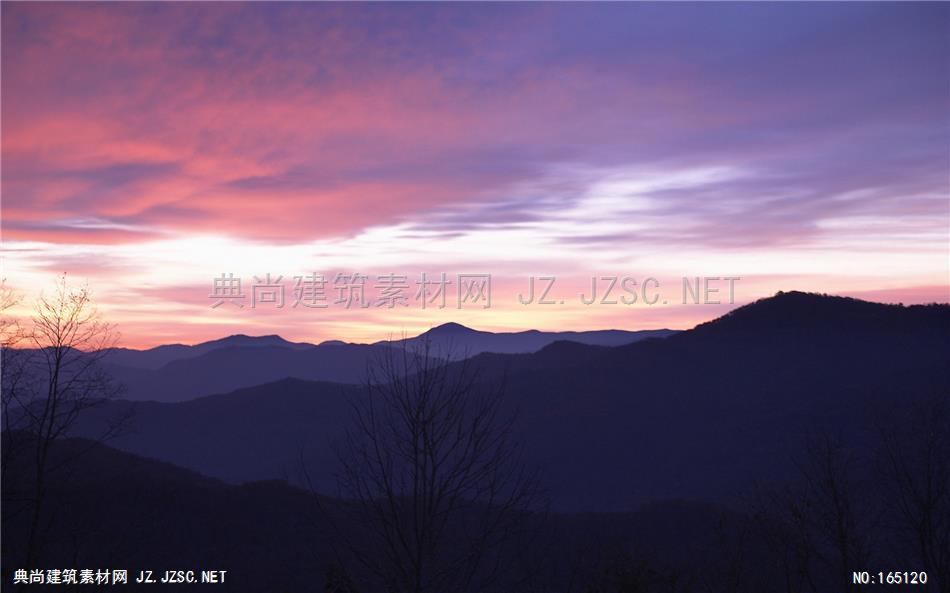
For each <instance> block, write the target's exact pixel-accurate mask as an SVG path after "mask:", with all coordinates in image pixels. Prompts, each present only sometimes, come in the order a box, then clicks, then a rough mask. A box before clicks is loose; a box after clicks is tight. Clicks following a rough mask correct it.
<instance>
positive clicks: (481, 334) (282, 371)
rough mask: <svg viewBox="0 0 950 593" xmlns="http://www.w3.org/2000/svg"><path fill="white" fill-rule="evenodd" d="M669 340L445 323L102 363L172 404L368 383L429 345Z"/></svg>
mask: <svg viewBox="0 0 950 593" xmlns="http://www.w3.org/2000/svg"><path fill="white" fill-rule="evenodd" d="M673 333H675V332H674V331H673V330H667V329H661V330H645V331H624V330H598V331H588V332H542V331H537V330H529V331H523V332H515V333H492V332H486V331H478V330H474V329H471V328H468V327H465V326H463V325H460V324H457V323H447V324H444V325H440V326H438V327H435V328H432V329H430V330H428V331H427V332H425V333H423V334H420V335H419V336H415V337H410V338H403V339H395V340H394V341H393V342H392V343H390V342H388V341H382V342H377V343H375V344H351V343H345V342H341V341H337V340H331V341H327V342H323V343H321V344H308V343H295V342H289V341H287V340H285V339H283V338H281V337H280V336H276V335H271V336H246V335H234V336H229V337H226V338H222V339H219V340H213V341H210V342H203V343H201V344H196V345H194V346H186V345H183V344H170V345H164V346H158V347H156V348H151V349H149V350H131V349H125V348H116V349H114V350H112V351H110V352H109V354H108V356H107V358H106V363H107V366H108V369H109V371H110V372H111V373H112V375H113V376H114V377H115V378H116V379H118V380H119V381H120V382H122V383H123V384H124V385H125V386H126V392H125V394H124V395H123V397H124V398H126V399H130V400H154V401H166V402H169V401H184V400H188V399H193V398H195V397H199V396H203V395H211V394H214V393H221V392H226V391H231V390H234V389H238V388H241V387H250V386H253V385H259V384H261V383H266V382H269V381H276V380H279V379H284V378H287V377H294V378H298V379H308V380H314V381H334V382H340V383H359V382H361V381H362V380H363V379H364V377H365V372H366V365H367V364H369V363H370V361H371V360H373V358H374V357H376V356H378V355H379V354H380V353H381V352H383V351H384V350H385V349H387V348H389V347H390V346H392V345H403V344H405V345H407V346H410V347H412V346H414V345H418V344H420V343H422V342H423V341H428V343H429V344H430V345H431V348H432V352H433V353H435V354H436V355H441V356H451V357H453V358H454V359H458V358H463V357H468V356H475V355H477V354H480V353H483V352H497V353H506V354H515V353H531V352H536V351H538V350H540V349H541V348H543V347H545V346H547V345H548V344H551V343H553V342H555V341H558V340H570V341H574V342H578V343H581V344H590V345H600V346H619V345H623V344H630V343H633V342H636V341H639V340H643V339H647V338H662V337H666V336H669V335H672V334H673Z"/></svg>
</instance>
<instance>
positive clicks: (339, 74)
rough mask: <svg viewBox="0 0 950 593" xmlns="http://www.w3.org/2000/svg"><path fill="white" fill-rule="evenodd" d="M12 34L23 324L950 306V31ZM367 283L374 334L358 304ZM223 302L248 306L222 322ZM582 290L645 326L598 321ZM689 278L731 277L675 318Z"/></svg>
mask: <svg viewBox="0 0 950 593" xmlns="http://www.w3.org/2000/svg"><path fill="white" fill-rule="evenodd" d="M0 10H2V78H0V89H2V239H3V276H4V277H5V278H6V282H7V283H8V284H9V285H11V286H13V287H14V288H15V289H16V290H17V291H18V292H19V293H20V294H21V295H22V296H23V305H22V306H21V307H20V308H18V309H17V310H15V311H14V314H16V315H28V314H29V303H30V302H31V300H32V299H33V298H35V296H36V295H37V294H39V293H40V292H41V291H42V290H44V289H46V290H48V289H49V288H50V287H51V286H52V285H53V282H54V281H55V278H56V276H57V275H58V274H62V273H65V274H66V275H67V278H68V279H69V281H70V282H72V283H74V284H85V285H88V287H89V288H90V290H92V292H93V294H94V297H95V299H96V301H97V303H98V305H99V309H100V311H101V313H102V314H103V316H104V317H105V318H106V319H108V320H109V321H111V322H113V323H116V324H117V326H118V329H119V331H120V332H121V334H122V344H123V345H126V346H130V347H147V346H153V345H156V344H160V343H167V342H184V343H194V342H199V341H202V340H206V339H213V338H217V337H221V336H223V335H228V334H233V333H248V334H273V333H279V334H281V335H283V336H285V337H287V338H289V339H296V340H307V341H320V340H324V339H335V338H338V339H344V340H352V341H366V340H376V339H382V338H385V337H386V336H387V335H393V334H400V333H402V332H407V333H416V332H418V331H423V330H425V329H427V328H428V327H431V326H434V325H437V324H439V323H443V322H447V321H457V322H461V323H465V324H466V325H470V326H473V327H476V328H479V329H487V330H521V329H529V328H537V329H547V330H563V329H601V328H623V329H649V328H659V327H673V328H688V327H691V326H693V325H695V324H696V323H699V322H702V321H706V320H708V319H711V318H713V317H716V316H718V315H720V314H722V313H723V312H725V311H727V310H728V309H729V308H731V307H733V306H737V305H741V304H742V303H746V302H750V301H752V300H755V299H757V298H761V297H765V296H769V295H771V294H774V293H775V292H776V291H779V290H807V291H815V292H823V293H831V294H846V295H852V296H856V297H860V298H866V299H870V300H878V301H885V302H904V303H919V302H932V301H939V302H947V301H948V298H950V297H948V283H950V243H948V241H950V187H948V183H950V175H948V170H950V169H948V167H950V141H948V139H950V101H948V89H950V84H948V83H950V5H947V4H942V3H921V4H917V3H893V4H892V3H867V4H865V3H844V4H841V3H835V4H816V3H784V4H765V3H749V4H730V3H704V4H692V3H671V4H634V3H609V4H574V3H551V4H548V3H519V4H516V3H509V4H476V3H462V4H438V3H423V4H414V3H396V4H381V3H373V4H336V3H333V4H323V3H299V4H298V3H279V4H270V3H255V4H230V3H200V4H189V3H168V4H152V3H89V4H81V3H69V4H57V3H17V2H4V3H3V4H2V8H0ZM423 273H425V274H426V275H427V278H429V279H432V278H434V277H435V278H438V277H441V274H443V273H444V274H446V278H447V279H448V280H449V282H450V283H449V284H447V285H446V291H445V294H446V295H447V297H448V298H447V304H446V306H445V307H444V308H438V306H437V305H438V304H439V300H440V299H439V298H437V296H436V295H433V299H432V302H430V303H428V304H427V306H426V307H423V306H422V302H421V301H422V300H423V299H421V298H416V296H417V294H416V293H417V291H418V289H419V288H420V287H421V285H420V284H419V282H421V281H422V276H421V275H422V274H423ZM267 274H270V280H268V279H267V276H266V275H267ZM312 274H316V275H321V274H322V275H323V277H324V278H325V280H326V284H325V285H323V290H324V291H325V295H326V301H327V302H326V305H327V306H325V307H320V306H307V301H308V300H310V297H313V299H312V302H311V303H310V304H311V305H315V304H318V299H317V298H316V297H315V296H314V295H316V294H317V293H319V290H320V289H319V288H318V287H319V286H320V284H319V283H317V282H312V280H313V279H314V278H317V277H318V276H310V275H312ZM354 274H360V275H365V276H366V278H365V280H364V283H365V287H366V288H365V289H364V291H365V292H364V295H365V301H366V304H367V305H368V306H366V307H363V306H359V305H356V306H352V305H353V303H349V304H350V306H347V302H338V301H346V300H347V299H348V295H350V294H351V289H352V288H353V287H354V286H355V285H357V284H358V280H357V281H354V280H353V275H354ZM459 274H475V275H480V276H482V277H484V276H485V275H490V277H491V282H492V287H491V297H492V302H491V305H490V306H489V307H485V306H484V302H478V301H477V300H476V299H475V298H474V297H473V299H472V300H471V301H470V302H463V303H462V304H461V306H459V303H458V300H459V295H460V294H462V293H465V294H466V295H474V296H478V293H477V292H475V293H467V292H466V291H467V290H469V289H470V288H471V285H468V286H466V288H465V289H464V290H462V291H461V292H459V291H458V287H459V277H458V275H459ZM223 275H230V276H223ZM295 276H298V277H300V278H299V279H298V280H299V283H298V280H295V278H294V277H295ZM308 276H309V279H308ZM387 276H395V279H394V281H392V282H391V281H389V280H387ZM402 276H404V277H405V283H403V282H402V281H401V277H402ZM532 276H533V277H536V278H539V277H549V276H554V277H556V278H557V281H556V284H555V287H554V288H552V289H551V292H550V296H552V297H553V298H549V299H548V300H553V304H543V305H542V304H537V303H532V304H528V305H524V304H521V303H520V302H519V300H518V296H517V295H518V294H522V295H524V294H526V292H527V286H528V279H529V278H530V277H532ZM222 277H227V278H237V279H239V280H240V282H241V290H240V294H242V295H243V296H244V298H243V299H237V298H234V299H225V301H224V302H223V303H220V301H221V299H218V298H216V295H215V292H216V290H220V289H215V287H214V286H215V285H214V280H215V279H216V278H222ZM277 277H280V281H279V282H278V281H277V280H276V279H277ZM592 277H596V278H598V279H600V280H599V281H600V282H601V284H600V285H599V286H601V287H603V286H604V284H603V283H604V282H605V281H604V280H603V278H623V277H629V278H630V280H629V284H627V285H626V286H634V285H633V284H632V283H633V282H636V283H637V284H636V286H637V287H640V288H638V289H637V290H640V293H639V294H640V296H641V298H639V299H638V301H637V302H636V303H634V304H630V305H628V304H624V303H622V302H618V303H617V304H611V303H610V302H607V303H600V302H595V303H594V304H591V305H585V304H584V303H583V302H580V300H579V294H580V293H581V292H586V293H588V294H589V293H590V283H591V280H590V279H591V278H592ZM684 277H688V278H692V279H695V278H696V277H703V278H705V277H710V278H717V277H718V278H723V277H738V278H741V280H738V281H735V284H734V298H733V303H732V304H730V303H728V302H725V301H727V299H728V297H727V295H724V292H725V288H726V287H727V283H725V282H724V281H722V280H720V281H716V280H711V281H710V283H711V286H716V287H721V288H722V289H723V290H722V291H721V292H720V293H718V296H719V297H720V298H719V300H721V301H724V302H721V303H720V304H703V303H701V304H694V303H692V302H691V303H689V304H683V303H682V299H681V295H682V290H683V289H682V278H684ZM648 278H655V279H656V284H651V283H650V282H648V281H647V279H648ZM537 282H541V281H537ZM546 282H547V281H544V282H542V283H540V284H538V286H542V285H543V284H546ZM644 284H646V285H647V286H648V287H650V290H649V291H647V292H643V290H642V287H643V286H644ZM269 285H279V286H280V287H282V288H279V289H278V288H275V287H274V286H270V288H269V287H268V286H269ZM397 285H398V286H399V287H400V291H399V293H398V294H400V295H404V296H405V299H404V301H403V300H401V299H397V300H396V302H394V303H392V305H393V306H392V307H390V306H389V305H390V301H391V299H389V298H385V295H390V296H392V295H393V294H396V293H395V292H393V291H394V290H395V289H394V288H393V287H394V286H397ZM222 286H223V285H222ZM228 286H229V287H230V288H235V286H236V285H235V284H234V283H231V284H228ZM620 286H621V284H620V282H619V281H618V283H617V285H616V290H615V292H614V293H612V295H613V296H612V297H610V298H608V299H607V300H608V301H612V300H617V299H619V296H621V293H620V292H619V291H620ZM298 290H303V291H307V290H310V291H311V292H303V293H301V292H297V291H298ZM601 290H602V288H601ZM280 291H282V293H281V292H280ZM387 291H389V292H387ZM485 292H487V291H485ZM280 294H283V297H284V302H283V306H281V307H278V306H277V305H278V304H279V303H278V302H275V301H277V300H278V297H279V296H280ZM653 294H656V295H657V296H656V297H655V298H656V299H657V302H656V303H655V304H653V305H647V304H645V303H643V299H642V297H643V296H651V295H653ZM307 295H309V296H307ZM217 296H220V295H217ZM300 297H306V298H300ZM426 300H428V299H426ZM628 300H629V299H628ZM710 300H716V296H715V294H714V295H713V298H711V299H710ZM252 301H253V302H252ZM561 301H564V302H563V303H562V302H561ZM215 304H218V306H213V305H215Z"/></svg>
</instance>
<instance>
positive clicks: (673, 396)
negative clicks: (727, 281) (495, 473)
mask: <svg viewBox="0 0 950 593" xmlns="http://www.w3.org/2000/svg"><path fill="white" fill-rule="evenodd" d="M443 331H447V333H457V334H461V335H466V334H468V333H469V332H468V331H466V330H463V329H460V328H457V327H453V326H450V327H449V328H447V330H443ZM476 333H478V332H476ZM516 335H520V334H516ZM489 339H492V338H486V340H489ZM331 346H333V347H341V346H339V345H326V346H319V347H309V348H302V349H299V350H297V349H293V348H283V349H281V350H282V352H281V353H280V354H281V356H277V355H276V354H275V353H273V352H271V348H269V347H265V348H261V349H259V351H255V352H254V353H253V355H248V357H247V358H245V359H243V360H245V361H247V362H246V364H247V366H248V367H253V366H254V364H251V361H253V360H261V358H260V357H262V356H273V357H274V359H273V360H274V363H273V364H275V365H276V364H278V363H277V362H276V361H277V360H278V359H282V358H284V357H285V356H288V352H290V353H292V354H291V355H289V356H290V358H291V359H293V357H294V356H296V355H298V354H299V355H300V356H304V355H305V354H306V353H308V352H311V351H313V350H319V349H321V348H323V349H326V348H330V347H331ZM347 346H348V347H350V348H363V349H365V350H366V351H370V350H372V349H373V348H385V347H388V346H383V345H379V344H376V345H362V346H353V345H347ZM247 352H252V351H251V350H250V349H242V348H223V349H218V350H214V351H211V352H208V353H206V354H203V355H201V356H200V357H195V358H191V359H182V360H177V361H175V362H173V363H169V364H167V365H166V366H165V367H163V369H164V370H165V371H166V372H167V371H173V370H178V372H186V371H185V370H184V369H200V370H202V371H204V370H208V369H212V370H209V371H208V372H214V373H219V372H223V369H227V368H233V367H232V366H229V365H233V361H234V360H237V358H236V357H238V356H243V355H245V354H247ZM341 356H343V355H341ZM265 360H271V359H270V358H266V359H265ZM305 360H306V359H304V358H302V359H301V362H300V364H301V365H303V364H306V363H305V362H304V361H305ZM346 360H349V359H346ZM948 360H950V306H948V305H926V306H921V305H915V306H910V307H904V306H900V305H883V304H877V303H869V302H864V301H859V300H855V299H849V298H841V297H829V296H823V295H815V294H806V293H799V292H790V293H779V294H778V295H776V296H774V297H771V298H768V299H763V300H761V301H758V302H756V303H753V304H750V305H747V306H745V307H741V308H739V309H737V310H735V311H733V312H732V313H729V314H727V315H725V316H723V317H721V318H719V319H716V320H714V321H712V322H709V323H705V324H702V325H700V326H698V327H696V328H695V329H693V330H689V331H684V332H679V333H677V334H675V335H672V336H669V337H667V338H665V339H654V340H640V341H637V342H635V343H631V344H627V345H623V346H614V347H606V346H599V345H589V344H580V343H576V342H574V343H571V342H562V341H560V342H553V343H550V344H548V345H547V346H545V347H543V348H542V349H540V350H538V351H537V352H532V353H516V354H504V353H492V352H482V353H481V354H478V355H476V356H475V357H473V358H472V360H471V364H474V365H476V366H477V368H479V369H480V373H481V375H480V380H481V381H483V382H485V383H496V382H500V381H501V380H502V379H504V383H505V386H506V397H507V401H508V403H509V404H510V409H511V410H512V411H514V410H517V412H518V421H517V435H518V436H519V438H520V439H521V440H522V441H523V442H524V446H525V450H526V453H527V455H528V458H529V461H530V463H531V464H533V465H535V466H537V467H538V468H540V470H541V473H542V475H543V476H544V484H545V486H546V488H547V491H548V492H549V494H550V496H551V499H552V502H553V504H554V507H555V508H556V509H559V510H569V511H583V510H597V511H606V510H618V511H619V510H629V509H633V508H636V507H637V505H639V504H641V503H643V502H645V501H651V500H663V499H676V498H679V499H702V500H711V501H716V502H730V501H734V500H735V499H734V498H733V497H735V496H737V495H739V494H741V493H742V492H746V491H748V489H749V488H750V487H751V485H752V483H753V481H761V482H766V483H767V482H769V481H770V480H771V481H781V480H783V479H787V477H788V476H789V475H790V474H791V473H794V469H793V465H792V459H793V458H794V456H795V455H797V454H799V453H800V452H801V450H802V447H803V443H804V442H805V441H806V439H808V438H809V437H810V436H813V435H814V434H816V433H820V432H821V431H830V432H833V433H834V434H836V435H840V436H841V437H842V438H845V439H846V440H847V441H848V442H849V443H852V444H853V445H854V446H855V447H858V448H860V447H861V446H862V444H863V443H865V442H866V441H867V439H869V438H870V436H869V431H870V429H871V427H873V426H874V425H875V423H876V422H877V421H880V420H881V419H882V418H883V419H890V418H893V417H895V416H896V415H897V413H898V412H900V411H901V410H904V409H907V408H909V407H912V406H913V405H915V402H919V401H922V400H924V399H926V398H928V397H932V396H935V395H940V394H947V393H950V365H947V361H948ZM275 368H277V367H275ZM287 368H291V367H289V366H288V367H287ZM331 368H332V365H331ZM328 370H329V369H328ZM351 370H352V371H353V372H354V373H355V372H356V371H355V365H354V367H353V368H352V369H351ZM341 374H342V373H341ZM252 375H253V373H252V372H251V371H248V373H247V374H246V375H243V376H242V378H243V380H252V379H253V378H254V377H253V376H252ZM206 388H210V384H209V385H207V386H206ZM360 394H361V391H360V389H359V387H358V386H355V385H346V384H342V383H330V382H315V381H306V380H301V379H291V378H287V379H283V380H280V381H276V382H273V383H268V384H263V385H257V386H254V387H247V388H242V389H239V390H237V391H234V392H231V393H224V394H219V395H214V396H210V397H202V398H198V399H194V400H192V401H185V402H180V403H158V402H139V403H135V402H125V401H116V402H112V403H110V404H109V405H107V406H104V407H102V408H100V409H97V410H95V411H94V412H92V413H90V414H89V415H88V416H87V417H86V419H85V420H84V421H83V426H82V427H81V430H80V431H79V434H81V435H94V434H97V432H98V431H99V430H100V429H101V425H100V423H101V422H104V421H105V420H106V419H107V418H109V417H110V416H111V415H114V414H121V413H124V412H128V411H132V412H133V413H134V419H133V422H132V424H131V425H130V426H129V431H128V433H127V434H125V435H124V436H122V437H120V438H118V439H116V440H115V441H112V442H111V444H113V445H115V446H117V447H119V448H121V449H125V450H127V451H130V452H134V453H138V454H142V455H146V456H149V457H154V458H157V459H161V460H165V461H169V462H172V463H175V464H177V465H180V466H183V467H186V468H190V469H193V470H196V471H199V472H201V473H203V474H206V475H209V476H214V477H218V478H221V479H224V480H227V481H231V482H241V481H245V480H255V479H267V478H278V477H292V476H293V475H294V471H295V468H297V462H298V460H299V459H300V455H301V453H303V457H304V458H305V459H306V461H307V463H308V465H309V469H310V472H311V474H312V476H313V479H314V481H315V484H316V485H317V487H318V489H320V490H321V491H325V492H332V491H333V487H334V486H333V485H334V479H333V475H334V469H333V468H334V456H333V454H332V447H331V444H332V442H333V441H334V439H336V438H338V437H339V436H340V435H341V431H342V430H343V428H344V427H345V426H346V425H347V423H348V421H349V414H350V405H349V404H350V400H351V398H354V397H360V396H361V395H360ZM178 395H180V393H179V394H178Z"/></svg>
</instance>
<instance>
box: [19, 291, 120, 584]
mask: <svg viewBox="0 0 950 593" xmlns="http://www.w3.org/2000/svg"><path fill="white" fill-rule="evenodd" d="M31 322H32V323H31V326H30V327H29V328H28V329H27V330H25V331H24V333H23V334H22V341H21V345H22V348H18V349H17V350H16V353H15V357H14V360H10V361H9V362H7V361H6V360H5V363H6V364H4V368H3V392H4V396H3V404H4V409H3V413H4V417H5V418H4V422H5V428H6V429H7V430H5V443H4V444H5V445H8V444H10V445H12V442H13V440H14V436H15V435H16V438H17V439H18V440H19V442H18V443H17V447H16V448H17V449H18V450H20V451H22V452H24V453H25V454H26V455H28V457H29V459H30V473H31V487H30V490H31V492H30V493H29V495H28V508H29V514H30V520H29V539H28V542H27V545H26V558H25V561H26V565H28V566H29V565H31V564H32V562H33V561H34V560H35V559H36V557H37V554H38V553H39V551H40V548H41V544H42V541H43V538H44V534H45V533H46V531H47V529H48V525H45V524H44V521H43V517H44V504H45V502H46V495H47V481H48V479H49V476H50V473H51V471H52V470H54V469H57V468H53V467H51V462H50V450H51V448H52V446H53V445H54V443H55V442H56V441H57V440H58V439H61V438H62V437H63V436H65V435H66V434H67V433H68V432H69V429H70V428H71V427H72V426H73V425H74V424H75V422H76V420H77V418H78V417H79V415H80V414H81V413H82V412H83V411H84V410H87V409H89V408H91V407H93V406H96V405H99V404H101V403H102V402H103V401H105V400H108V399H110V398H112V397H114V396H115V395H117V394H118V393H119V392H120V387H119V386H118V385H117V384H116V383H115V382H113V380H112V379H111V377H110V376H109V374H108V373H107V372H106V371H105V370H104V369H103V367H102V365H101V362H102V359H103V357H104V356H105V355H106V354H107V353H108V351H109V349H110V348H112V347H113V346H114V345H115V342H116V340H117V338H118V334H117V333H116V331H115V328H114V327H113V326H112V325H110V324H108V323H106V322H104V321H103V320H102V319H101V317H100V314H99V312H98V311H97V309H96V307H95V305H94V303H93V301H92V298H91V295H90V293H89V291H88V290H87V289H86V288H73V287H71V286H69V284H68V283H67V280H66V277H65V276H62V277H60V278H59V279H58V281H57V283H56V286H55V288H54V290H53V291H52V293H51V294H48V295H45V294H44V295H41V296H40V298H39V299H38V300H37V302H36V305H35V310H34V314H33V317H32V320H31ZM9 352H12V350H11V351H8V353H9ZM10 363H12V364H10ZM5 461H8V460H5Z"/></svg>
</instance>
